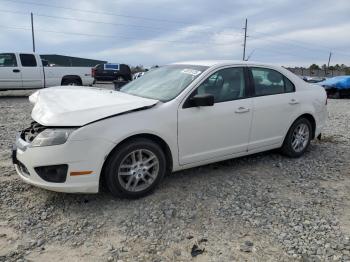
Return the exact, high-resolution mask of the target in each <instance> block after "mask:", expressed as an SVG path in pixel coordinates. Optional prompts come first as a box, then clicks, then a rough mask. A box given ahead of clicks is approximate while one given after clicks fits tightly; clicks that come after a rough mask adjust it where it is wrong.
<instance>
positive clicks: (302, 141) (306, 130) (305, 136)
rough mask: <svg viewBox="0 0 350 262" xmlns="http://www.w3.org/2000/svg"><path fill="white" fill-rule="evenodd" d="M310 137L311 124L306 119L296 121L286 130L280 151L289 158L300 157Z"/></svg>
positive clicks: (307, 145) (308, 143)
mask: <svg viewBox="0 0 350 262" xmlns="http://www.w3.org/2000/svg"><path fill="white" fill-rule="evenodd" d="M311 137H312V127H311V123H310V121H309V120H308V119H306V118H303V117H302V118H299V119H297V120H296V121H295V122H294V123H293V125H292V126H291V127H290V129H289V130H288V133H287V136H286V138H285V139H284V142H283V145H282V148H281V151H282V153H283V154H284V155H286V156H289V157H294V158H296V157H300V156H302V155H303V154H304V153H305V151H306V150H307V148H308V147H309V145H310V142H311Z"/></svg>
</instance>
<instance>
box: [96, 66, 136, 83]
mask: <svg viewBox="0 0 350 262" xmlns="http://www.w3.org/2000/svg"><path fill="white" fill-rule="evenodd" d="M92 76H93V77H94V78H95V80H96V81H131V80H132V74H131V70H130V67H129V66H128V65H125V64H112V63H107V64H100V65H96V66H95V67H94V68H92Z"/></svg>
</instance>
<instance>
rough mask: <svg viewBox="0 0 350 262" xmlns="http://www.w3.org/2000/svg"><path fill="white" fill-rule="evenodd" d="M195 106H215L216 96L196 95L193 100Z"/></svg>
mask: <svg viewBox="0 0 350 262" xmlns="http://www.w3.org/2000/svg"><path fill="white" fill-rule="evenodd" d="M191 102H192V104H193V105H194V106H213V105H214V96H213V95H211V94H203V95H195V96H194V97H192V98H191Z"/></svg>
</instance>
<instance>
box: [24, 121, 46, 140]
mask: <svg viewBox="0 0 350 262" xmlns="http://www.w3.org/2000/svg"><path fill="white" fill-rule="evenodd" d="M46 128H47V127H46V126H42V125H40V124H39V123H37V122H35V121H33V122H32V123H31V124H30V127H27V128H26V129H24V130H23V131H22V132H21V138H22V139H23V140H24V141H26V142H28V143H31V142H32V141H33V140H34V138H35V137H36V136H37V135H38V134H39V133H41V132H42V131H44V130H45V129H46Z"/></svg>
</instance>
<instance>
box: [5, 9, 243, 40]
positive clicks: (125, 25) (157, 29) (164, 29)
mask: <svg viewBox="0 0 350 262" xmlns="http://www.w3.org/2000/svg"><path fill="white" fill-rule="evenodd" d="M0 12H4V13H13V14H19V15H28V13H26V12H21V11H13V10H0ZM33 14H34V15H35V16H39V17H47V18H53V19H62V20H70V21H78V22H83V23H93V24H106V25H114V26H124V27H136V28H138V29H151V30H154V31H161V32H165V31H166V32H168V31H169V28H166V27H154V26H147V25H135V24H131V25H130V24H123V23H112V22H105V21H95V20H88V19H78V18H72V17H64V16H53V15H43V14H38V13H33ZM204 30H206V29H204V28H202V29H195V30H191V29H172V31H179V32H189V33H191V32H192V33H201V32H199V31H204ZM206 33H208V34H220V35H227V36H235V35H238V33H237V34H226V33H221V32H218V31H206Z"/></svg>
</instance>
